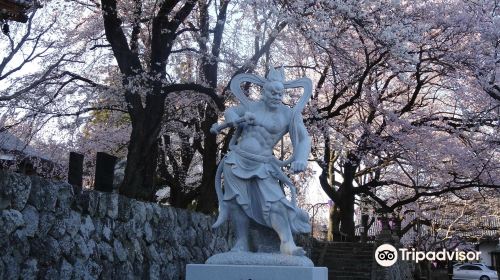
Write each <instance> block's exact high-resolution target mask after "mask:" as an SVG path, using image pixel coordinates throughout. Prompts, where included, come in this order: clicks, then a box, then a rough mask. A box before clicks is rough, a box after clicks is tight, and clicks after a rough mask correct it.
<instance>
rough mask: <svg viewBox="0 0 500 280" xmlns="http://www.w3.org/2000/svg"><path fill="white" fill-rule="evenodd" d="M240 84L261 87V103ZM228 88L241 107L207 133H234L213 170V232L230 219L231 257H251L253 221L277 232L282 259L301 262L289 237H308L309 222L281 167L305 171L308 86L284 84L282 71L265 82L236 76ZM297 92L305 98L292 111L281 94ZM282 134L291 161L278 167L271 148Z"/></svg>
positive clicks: (308, 83)
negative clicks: (215, 200) (288, 142)
mask: <svg viewBox="0 0 500 280" xmlns="http://www.w3.org/2000/svg"><path fill="white" fill-rule="evenodd" d="M243 82H251V83H255V84H257V85H260V86H262V88H263V90H262V95H261V99H260V100H258V101H252V100H250V99H248V98H247V97H246V96H245V95H244V93H243V92H242V90H241V87H240V86H241V83H243ZM230 86H231V90H232V92H233V93H234V94H235V95H236V97H237V98H238V99H239V101H240V102H241V105H239V106H236V107H231V108H228V109H227V110H226V111H225V113H224V117H225V123H224V124H222V125H218V124H214V125H213V126H212V129H211V131H212V132H213V133H219V132H220V131H221V130H222V129H224V128H227V127H235V128H236V131H235V134H234V136H233V138H232V139H231V142H230V148H229V150H230V151H229V152H228V154H227V155H226V156H225V158H224V159H223V160H222V161H221V163H220V164H219V167H218V169H217V176H216V191H217V196H218V199H219V217H218V219H217V221H216V222H215V224H214V225H213V228H217V227H219V226H220V225H221V224H222V223H223V222H224V221H226V220H227V219H228V218H230V219H231V220H232V222H233V225H234V228H235V234H236V242H235V245H234V247H233V248H232V250H231V251H232V252H245V251H249V245H248V244H249V243H248V236H249V222H250V219H252V220H253V221H255V222H257V223H258V224H261V225H263V226H266V227H269V228H272V229H274V231H276V233H277V234H278V236H279V238H280V241H281V243H280V252H281V254H285V255H294V256H303V255H304V254H305V252H304V250H303V249H302V248H301V247H298V246H296V245H295V242H294V240H293V236H292V233H309V232H310V231H311V226H310V224H309V217H308V215H307V213H306V212H305V211H303V210H302V209H300V208H298V207H297V205H296V190H295V186H294V185H293V183H292V182H291V181H290V179H289V178H288V177H287V176H286V175H285V174H284V173H283V171H282V167H285V166H288V165H289V168H290V170H291V171H293V172H301V171H304V170H305V168H306V167H307V159H308V156H309V153H310V150H311V141H310V137H309V135H308V133H307V130H306V128H305V127H304V123H303V121H302V116H301V113H302V110H303V109H304V107H305V105H306V103H307V101H308V100H309V99H310V97H311V94H312V83H311V80H310V79H308V78H301V79H298V80H294V81H285V80H284V70H283V68H280V69H278V70H276V69H274V68H271V69H270V71H269V74H268V75H267V78H262V77H259V76H256V75H252V74H239V75H236V76H235V77H234V78H233V80H232V81H231V85H230ZM299 87H301V88H304V94H303V96H302V97H301V98H300V100H299V101H298V103H297V104H296V106H295V107H293V108H290V107H288V106H286V105H284V104H283V102H282V99H283V91H284V90H285V89H288V88H299ZM286 133H289V134H290V138H291V140H292V145H293V155H292V156H291V158H290V159H288V160H286V161H280V160H278V159H277V158H276V157H275V156H274V155H273V148H274V146H275V145H276V144H277V143H278V142H279V141H280V140H281V139H282V137H283V136H284V135H285V134H286ZM222 174H223V179H224V188H223V190H222V187H221V175H222ZM280 181H281V183H282V184H284V185H286V186H288V187H289V188H290V191H291V194H292V199H291V201H290V200H288V199H287V198H286V197H285V194H284V192H283V190H282V188H281V187H280Z"/></svg>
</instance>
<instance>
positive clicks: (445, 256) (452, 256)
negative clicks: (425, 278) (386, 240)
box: [375, 244, 481, 267]
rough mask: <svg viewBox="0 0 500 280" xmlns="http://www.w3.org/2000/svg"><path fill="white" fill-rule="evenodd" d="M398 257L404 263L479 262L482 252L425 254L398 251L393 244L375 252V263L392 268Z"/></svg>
mask: <svg viewBox="0 0 500 280" xmlns="http://www.w3.org/2000/svg"><path fill="white" fill-rule="evenodd" d="M398 255H399V256H400V259H401V260H402V261H414V262H416V263H418V262H420V261H423V260H428V261H435V260H438V261H446V260H449V261H461V262H463V261H479V255H481V252H475V251H469V252H464V251H458V249H455V250H454V251H446V250H445V249H443V250H440V251H437V252H434V251H429V252H423V251H416V250H415V249H411V250H408V249H405V248H400V249H399V252H398V250H397V249H396V248H395V247H394V246H392V245H391V244H382V245H380V246H378V248H377V250H375V261H376V262H377V263H378V264H379V265H381V266H385V267H388V266H391V265H393V264H395V263H396V261H397V260H398Z"/></svg>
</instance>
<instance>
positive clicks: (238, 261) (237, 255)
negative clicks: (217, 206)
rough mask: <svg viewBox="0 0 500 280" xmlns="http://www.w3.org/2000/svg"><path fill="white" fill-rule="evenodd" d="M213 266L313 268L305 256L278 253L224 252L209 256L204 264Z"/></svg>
mask: <svg viewBox="0 0 500 280" xmlns="http://www.w3.org/2000/svg"><path fill="white" fill-rule="evenodd" d="M205 263H206V264H215V265H258V266H260V265H262V266H299V267H314V264H313V262H312V261H311V259H309V258H308V257H306V256H289V255H283V254H279V253H253V252H226V253H220V254H216V255H213V256H211V257H210V258H208V260H207V261H206V262H205Z"/></svg>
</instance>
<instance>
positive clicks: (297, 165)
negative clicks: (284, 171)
mask: <svg viewBox="0 0 500 280" xmlns="http://www.w3.org/2000/svg"><path fill="white" fill-rule="evenodd" d="M306 167H307V162H305V161H302V160H297V161H294V162H292V164H291V166H290V170H291V171H292V172H293V173H298V172H302V171H304V170H306Z"/></svg>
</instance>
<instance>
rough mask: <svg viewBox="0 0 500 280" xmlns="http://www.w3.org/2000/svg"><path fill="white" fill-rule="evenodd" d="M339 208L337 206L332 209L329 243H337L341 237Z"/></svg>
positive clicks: (329, 217)
mask: <svg viewBox="0 0 500 280" xmlns="http://www.w3.org/2000/svg"><path fill="white" fill-rule="evenodd" d="M339 218H340V217H339V207H338V206H337V204H335V205H333V206H331V207H330V213H329V216H328V236H327V240H328V241H334V240H335V241H336V239H337V238H338V236H339V235H340V219H339Z"/></svg>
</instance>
